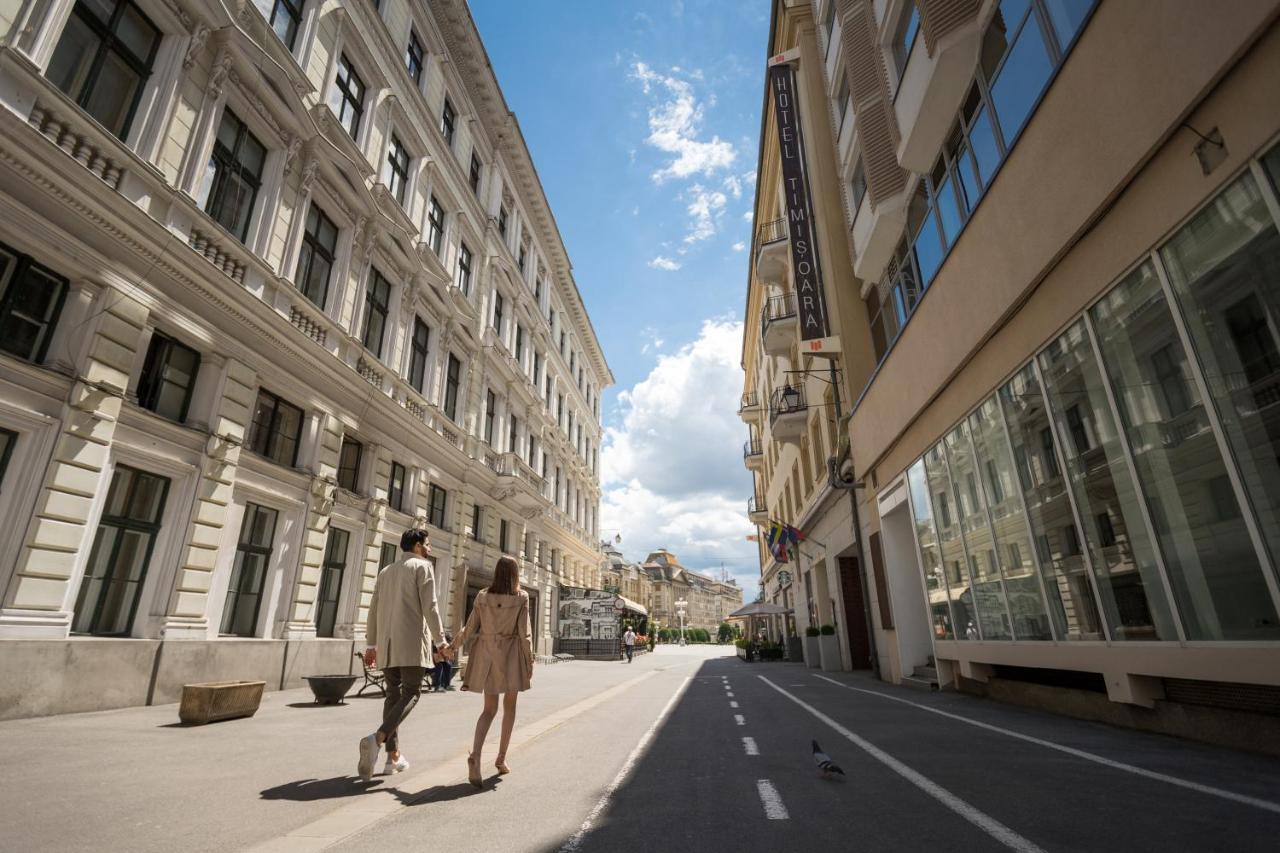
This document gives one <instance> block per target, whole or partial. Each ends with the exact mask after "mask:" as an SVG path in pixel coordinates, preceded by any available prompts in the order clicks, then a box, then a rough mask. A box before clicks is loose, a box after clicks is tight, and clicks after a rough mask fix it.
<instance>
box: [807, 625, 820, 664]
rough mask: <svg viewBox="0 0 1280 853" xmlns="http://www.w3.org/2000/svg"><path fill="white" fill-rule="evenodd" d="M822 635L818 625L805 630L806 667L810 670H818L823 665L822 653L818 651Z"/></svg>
mask: <svg viewBox="0 0 1280 853" xmlns="http://www.w3.org/2000/svg"><path fill="white" fill-rule="evenodd" d="M820 633H821V632H820V631H819V630H818V626H817V625H810V626H809V627H808V628H805V629H804V665H805V666H807V667H809V669H817V668H818V667H819V666H821V664H822V658H821V657H820V655H821V652H820V651H819V649H818V635H819V634H820Z"/></svg>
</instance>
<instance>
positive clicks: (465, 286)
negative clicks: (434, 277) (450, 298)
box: [458, 243, 471, 296]
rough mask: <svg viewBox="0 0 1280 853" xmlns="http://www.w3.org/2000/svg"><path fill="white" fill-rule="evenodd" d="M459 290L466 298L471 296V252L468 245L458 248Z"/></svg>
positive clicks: (463, 244)
mask: <svg viewBox="0 0 1280 853" xmlns="http://www.w3.org/2000/svg"><path fill="white" fill-rule="evenodd" d="M458 290H461V291H462V293H463V294H464V295H466V296H470V295H471V250H470V249H468V248H467V244H466V243H462V244H461V245H460V247H459V248H458Z"/></svg>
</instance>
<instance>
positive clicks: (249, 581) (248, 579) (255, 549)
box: [219, 503, 279, 637]
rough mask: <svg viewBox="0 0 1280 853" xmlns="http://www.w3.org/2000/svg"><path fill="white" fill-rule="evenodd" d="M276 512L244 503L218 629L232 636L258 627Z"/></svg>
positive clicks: (244, 634) (247, 633) (250, 633)
mask: <svg viewBox="0 0 1280 853" xmlns="http://www.w3.org/2000/svg"><path fill="white" fill-rule="evenodd" d="M278 515H279V514H278V513H277V512H276V511H275V510H274V509H268V508H267V507H264V506H258V505H257V504H252V503H251V504H246V505H245V508H244V521H243V522H241V524H240V540H239V542H238V543H237V545H236V561H235V563H234V564H233V565H232V567H231V582H230V583H229V584H228V585H227V600H226V604H225V605H224V606H223V608H222V626H221V628H220V629H219V632H220V633H222V634H228V635H231V636H235V637H253V636H256V634H257V630H258V611H259V610H260V609H261V608H262V590H263V588H264V587H265V585H266V580H267V570H268V568H269V567H270V565H271V550H272V548H271V543H272V540H273V539H274V538H275V531H276V521H277V518H278Z"/></svg>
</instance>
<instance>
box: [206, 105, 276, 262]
mask: <svg viewBox="0 0 1280 853" xmlns="http://www.w3.org/2000/svg"><path fill="white" fill-rule="evenodd" d="M266 160H267V149H266V148H265V147H264V146H263V144H262V143H261V142H259V141H258V138H257V137H256V136H254V135H253V134H252V133H250V132H249V128H248V127H246V126H245V124H244V122H242V121H240V119H239V117H237V116H236V114H235V113H233V112H232V111H231V110H230V109H224V110H223V111H222V121H221V123H219V125H218V136H217V138H216V139H215V140H214V142H213V152H212V153H211V154H210V155H209V169H208V172H209V174H210V175H211V176H212V179H211V182H210V184H209V198H208V200H207V201H206V202H205V208H204V209H205V212H206V213H208V214H209V215H210V216H212V217H213V220H214V221H215V222H217V223H218V224H219V225H221V226H222V227H223V228H225V229H227V230H228V231H230V232H231V233H232V234H234V235H235V237H236V239H238V240H239V241H240V242H242V243H243V242H244V241H245V239H246V238H247V237H248V235H249V220H250V219H251V218H252V216H253V203H254V201H255V200H256V199H257V197H258V189H259V188H260V187H261V186H262V167H263V165H264V164H265V163H266Z"/></svg>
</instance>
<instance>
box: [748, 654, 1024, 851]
mask: <svg viewBox="0 0 1280 853" xmlns="http://www.w3.org/2000/svg"><path fill="white" fill-rule="evenodd" d="M756 677H757V678H759V679H760V680H761V681H763V682H764V683H765V684H767V685H768V686H769V687H771V688H773V689H774V690H776V691H777V692H778V693H780V694H782V695H783V696H785V697H786V698H787V699H789V700H790V701H792V702H794V703H795V704H796V705H799V706H800V707H801V708H803V709H804V710H806V711H808V712H809V713H810V714H811V715H813V716H814V717H815V718H817V719H818V720H819V721H821V722H823V723H825V724H826V725H827V726H828V727H829V728H830V729H832V730H833V731H835V732H836V733H837V734H839V735H841V736H842V737H844V738H845V739H846V740H848V741H849V742H850V743H852V744H854V745H855V746H857V747H858V748H859V749H861V750H863V751H864V752H866V753H867V754H868V755H870V756H871V757H872V758H874V759H875V760H876V761H879V762H880V763H881V764H883V765H885V766H886V767H888V768H889V769H890V770H892V771H893V772H894V773H896V774H898V775H899V776H901V777H902V778H904V779H906V780H907V781H908V782H910V783H911V784H912V785H915V786H916V787H917V788H919V789H920V790H921V791H923V792H924V793H926V794H928V795H929V796H930V797H932V798H933V799H935V800H937V801H938V802H939V803H940V804H942V805H943V806H945V807H946V808H948V809H950V810H951V811H953V812H955V813H956V814H957V815H959V816H960V817H962V818H964V819H965V820H967V821H968V822H969V823H971V824H973V825H974V826H976V827H977V828H978V829H980V830H982V831H983V832H985V833H986V834H987V835H988V836H990V837H991V838H992V839H993V840H995V841H997V842H999V843H1000V844H1003V845H1004V846H1005V847H1008V848H1009V849H1010V850H1016V851H1018V853H1045V851H1044V849H1043V848H1041V847H1040V846H1039V845H1037V844H1036V843H1035V842H1033V841H1031V840H1030V839H1028V838H1024V837H1023V836H1021V835H1019V834H1018V833H1017V832H1015V831H1014V830H1012V829H1010V828H1009V827H1007V826H1005V825H1004V824H1003V823H1001V822H1000V821H998V820H996V819H995V818H994V817H992V816H991V815H989V814H987V813H986V812H984V811H982V810H981V809H978V808H976V807H975V806H973V805H971V804H970V803H968V802H966V801H965V800H963V799H961V798H960V797H957V796H956V795H955V794H953V793H951V791H949V790H947V789H946V788H944V787H942V786H941V785H939V784H938V783H936V782H934V781H933V780H932V779H930V778H929V777H927V776H925V775H924V774H922V773H919V772H918V771H916V770H914V769H912V768H911V767H908V766H907V765H906V764H904V763H902V762H901V761H899V760H898V759H896V758H894V757H893V756H892V755H890V754H889V753H887V752H885V751H884V750H882V749H880V748H879V747H877V746H876V745H875V744H873V743H871V742H870V741H867V740H865V739H863V738H861V737H859V736H858V735H856V734H854V733H853V732H852V731H850V730H849V729H847V728H845V727H844V726H843V725H841V724H840V723H838V722H836V721H835V720H833V719H832V718H831V717H828V716H827V715H826V714H824V713H823V712H821V711H819V710H818V709H817V708H815V707H813V706H812V705H810V704H809V703H808V702H805V701H804V700H803V699H800V698H798V697H796V696H793V695H792V694H791V693H789V692H788V691H787V690H785V689H783V688H782V687H779V686H778V685H777V684H775V683H774V682H772V681H770V680H769V679H768V678H765V677H764V676H763V675H757V676H756Z"/></svg>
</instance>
